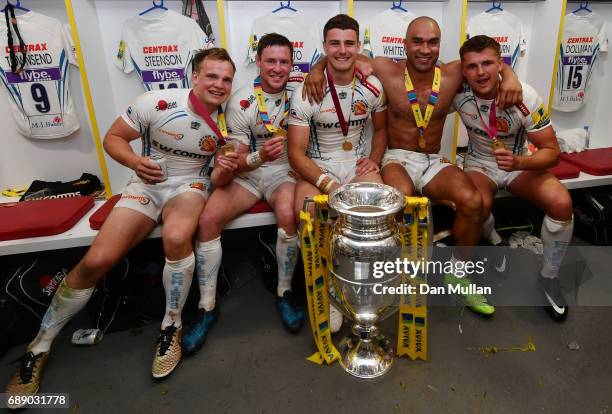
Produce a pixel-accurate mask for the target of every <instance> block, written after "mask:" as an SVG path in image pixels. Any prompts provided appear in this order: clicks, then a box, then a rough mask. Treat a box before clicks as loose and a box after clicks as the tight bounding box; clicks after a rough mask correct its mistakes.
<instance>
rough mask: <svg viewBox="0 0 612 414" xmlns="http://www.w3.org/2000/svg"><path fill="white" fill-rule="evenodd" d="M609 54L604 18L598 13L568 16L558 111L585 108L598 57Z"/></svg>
mask: <svg viewBox="0 0 612 414" xmlns="http://www.w3.org/2000/svg"><path fill="white" fill-rule="evenodd" d="M607 51H608V38H607V35H606V24H605V23H604V22H603V20H602V18H601V16H599V15H598V14H596V13H589V14H586V15H584V16H578V15H576V14H574V13H570V14H568V15H567V16H565V24H564V27H563V40H562V42H561V46H560V52H561V54H560V55H559V65H558V67H557V84H556V88H555V97H554V101H553V108H554V109H556V110H558V111H563V112H573V111H577V110H578V109H580V108H581V107H582V105H583V104H584V98H585V94H586V91H587V88H588V86H589V80H590V79H591V75H592V73H593V67H594V65H595V61H596V60H597V56H598V54H599V52H607Z"/></svg>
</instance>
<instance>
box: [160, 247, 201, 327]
mask: <svg viewBox="0 0 612 414" xmlns="http://www.w3.org/2000/svg"><path fill="white" fill-rule="evenodd" d="M194 269H195V255H194V254H193V252H192V253H191V254H190V255H189V256H187V257H185V258H183V259H180V260H174V261H173V260H168V258H166V265H165V266H164V272H163V277H162V280H163V283H164V290H165V291H166V313H165V314H164V319H163V320H162V324H161V329H165V328H167V327H168V326H170V325H172V324H174V326H175V327H177V328H180V327H181V326H182V325H183V322H182V319H181V313H182V312H183V306H185V302H186V301H187V295H188V294H189V288H190V287H191V280H192V279H193V271H194Z"/></svg>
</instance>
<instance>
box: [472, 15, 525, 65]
mask: <svg viewBox="0 0 612 414" xmlns="http://www.w3.org/2000/svg"><path fill="white" fill-rule="evenodd" d="M476 35H486V36H489V37H492V38H493V39H495V40H497V42H498V43H499V45H500V46H501V55H502V59H504V63H505V64H506V65H508V66H511V67H514V65H516V62H517V60H518V58H519V55H520V54H521V52H523V51H525V50H526V49H527V41H526V39H525V35H524V34H523V25H522V24H521V20H520V19H519V18H518V17H517V16H515V15H514V14H512V13H510V12H507V11H506V10H502V11H500V12H497V13H486V12H482V13H479V14H477V15H476V16H474V17H472V18H471V19H470V20H469V21H468V24H467V37H468V39H469V38H470V37H474V36H476Z"/></svg>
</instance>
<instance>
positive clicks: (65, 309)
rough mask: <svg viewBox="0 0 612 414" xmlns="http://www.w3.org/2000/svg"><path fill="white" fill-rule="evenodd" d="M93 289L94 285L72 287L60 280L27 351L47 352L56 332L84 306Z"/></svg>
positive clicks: (36, 353)
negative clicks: (78, 287)
mask: <svg viewBox="0 0 612 414" xmlns="http://www.w3.org/2000/svg"><path fill="white" fill-rule="evenodd" d="M94 289H95V286H92V287H90V288H87V289H72V288H69V287H68V285H67V284H66V280H62V283H60V285H59V287H58V288H57V291H56V292H55V295H53V299H52V300H51V304H50V305H49V308H48V309H47V312H46V313H45V316H44V317H43V320H42V322H41V324H40V330H39V331H38V335H36V338H34V340H33V341H32V342H30V345H29V346H28V351H30V352H32V353H33V354H34V355H38V354H40V353H41V352H48V351H49V349H51V343H52V342H53V340H54V339H55V337H56V336H57V334H59V333H60V331H61V330H62V328H63V327H64V326H65V325H66V323H68V321H69V320H70V319H72V317H73V316H74V315H76V314H77V313H79V311H80V310H81V309H83V308H84V307H85V305H86V304H87V301H89V298H91V295H92V293H93V291H94Z"/></svg>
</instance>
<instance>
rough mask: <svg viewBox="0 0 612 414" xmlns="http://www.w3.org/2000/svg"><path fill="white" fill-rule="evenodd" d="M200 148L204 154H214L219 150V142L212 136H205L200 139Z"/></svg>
mask: <svg viewBox="0 0 612 414" xmlns="http://www.w3.org/2000/svg"><path fill="white" fill-rule="evenodd" d="M198 146H199V147H200V150H202V151H204V152H214V151H216V150H217V140H216V139H215V138H214V137H213V136H212V135H205V136H203V137H202V138H200V142H198Z"/></svg>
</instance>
